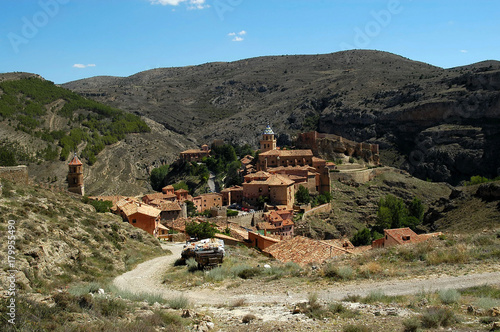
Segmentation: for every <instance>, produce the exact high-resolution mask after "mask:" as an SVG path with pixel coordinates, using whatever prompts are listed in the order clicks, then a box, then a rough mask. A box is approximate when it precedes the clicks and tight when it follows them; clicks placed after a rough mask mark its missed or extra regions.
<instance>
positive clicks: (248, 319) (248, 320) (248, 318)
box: [241, 314, 257, 324]
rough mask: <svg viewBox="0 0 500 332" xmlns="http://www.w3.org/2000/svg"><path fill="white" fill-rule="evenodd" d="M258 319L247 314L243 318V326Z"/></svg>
mask: <svg viewBox="0 0 500 332" xmlns="http://www.w3.org/2000/svg"><path fill="white" fill-rule="evenodd" d="M255 319H257V317H256V316H255V315H253V314H246V315H245V316H243V318H242V319H241V322H242V323H243V324H248V323H250V322H251V321H253V320H255Z"/></svg>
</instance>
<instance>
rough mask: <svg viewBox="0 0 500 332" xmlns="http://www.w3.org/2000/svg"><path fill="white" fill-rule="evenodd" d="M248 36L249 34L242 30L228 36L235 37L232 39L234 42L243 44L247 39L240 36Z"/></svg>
mask: <svg viewBox="0 0 500 332" xmlns="http://www.w3.org/2000/svg"><path fill="white" fill-rule="evenodd" d="M246 34H247V32H246V31H245V30H241V31H240V32H230V33H228V34H227V35H228V36H230V37H234V38H233V39H232V41H234V42H241V41H243V40H245V39H244V38H243V37H240V36H244V35H246Z"/></svg>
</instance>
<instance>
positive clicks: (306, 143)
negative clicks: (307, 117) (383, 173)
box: [296, 131, 380, 165]
mask: <svg viewBox="0 0 500 332" xmlns="http://www.w3.org/2000/svg"><path fill="white" fill-rule="evenodd" d="M296 145H297V147H299V148H302V149H311V150H312V151H313V153H314V155H315V156H321V157H322V158H325V159H331V158H333V157H335V155H336V154H339V153H343V154H344V155H346V156H349V157H351V156H352V157H356V158H362V159H364V160H365V161H367V162H369V163H372V164H375V165H378V164H379V163H380V156H379V146H378V144H369V143H358V142H354V141H351V140H348V139H345V138H343V137H342V136H338V135H333V134H322V133H318V132H315V131H311V132H308V133H302V134H299V136H298V137H297V142H296Z"/></svg>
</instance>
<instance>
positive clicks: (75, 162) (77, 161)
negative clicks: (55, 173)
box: [68, 153, 83, 166]
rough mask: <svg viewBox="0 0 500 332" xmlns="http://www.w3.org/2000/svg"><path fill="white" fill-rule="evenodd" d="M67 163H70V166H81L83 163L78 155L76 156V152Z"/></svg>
mask: <svg viewBox="0 0 500 332" xmlns="http://www.w3.org/2000/svg"><path fill="white" fill-rule="evenodd" d="M68 165H70V166H81V165H83V164H82V162H81V161H80V159H78V157H77V156H76V153H75V155H74V156H73V159H71V161H70V162H69V164H68Z"/></svg>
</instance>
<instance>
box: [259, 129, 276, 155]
mask: <svg viewBox="0 0 500 332" xmlns="http://www.w3.org/2000/svg"><path fill="white" fill-rule="evenodd" d="M271 150H276V138H275V137H274V131H273V130H272V129H271V126H269V125H267V127H266V130H264V133H263V134H262V139H261V140H260V152H267V151H271Z"/></svg>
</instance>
